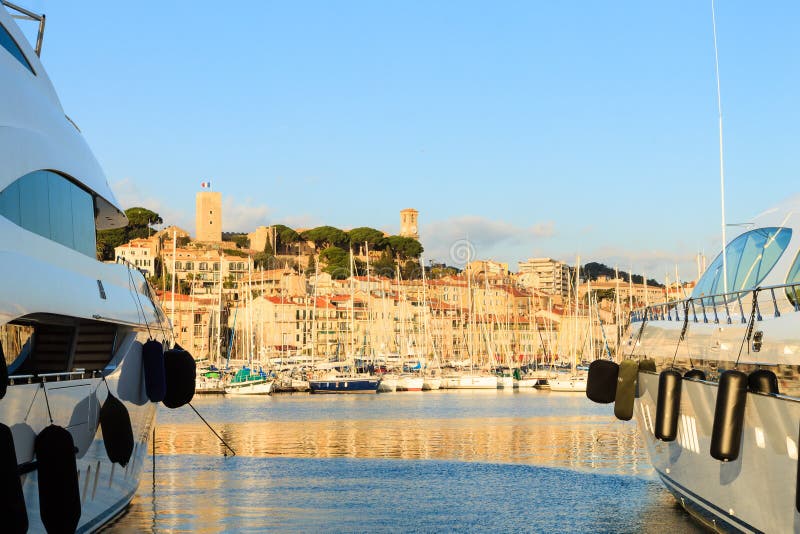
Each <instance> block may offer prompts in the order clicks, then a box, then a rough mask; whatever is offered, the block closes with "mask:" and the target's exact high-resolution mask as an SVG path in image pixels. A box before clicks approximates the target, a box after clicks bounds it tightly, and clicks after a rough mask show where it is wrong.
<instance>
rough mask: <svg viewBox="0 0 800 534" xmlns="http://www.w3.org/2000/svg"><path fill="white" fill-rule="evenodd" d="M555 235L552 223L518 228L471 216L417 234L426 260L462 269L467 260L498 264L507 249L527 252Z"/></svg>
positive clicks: (427, 226) (430, 226)
mask: <svg viewBox="0 0 800 534" xmlns="http://www.w3.org/2000/svg"><path fill="white" fill-rule="evenodd" d="M555 235H556V231H555V224H554V223H553V222H552V221H544V222H539V223H536V224H534V225H531V226H529V227H520V226H516V225H514V224H511V223H509V222H506V221H498V220H492V219H487V218H485V217H479V216H474V215H467V216H462V217H454V218H451V219H446V220H443V221H433V222H430V223H427V224H424V225H423V226H422V228H421V230H420V238H421V241H422V244H423V246H424V247H425V257H426V258H428V259H432V260H436V261H440V262H445V263H447V264H449V265H458V266H463V265H464V264H465V263H466V260H467V259H468V258H469V259H470V260H474V259H490V258H495V259H500V260H501V261H502V257H505V256H506V255H507V252H508V249H510V248H516V247H519V246H525V247H528V248H529V247H530V245H531V244H533V243H534V242H538V241H541V240H543V239H548V238H551V237H553V236H555ZM498 256H501V258H498Z"/></svg>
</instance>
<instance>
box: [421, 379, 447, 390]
mask: <svg viewBox="0 0 800 534" xmlns="http://www.w3.org/2000/svg"><path fill="white" fill-rule="evenodd" d="M441 387H442V379H441V378H439V377H433V376H426V377H424V378H423V380H422V391H436V390H438V389H441Z"/></svg>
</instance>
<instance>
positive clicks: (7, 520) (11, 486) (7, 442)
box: [0, 423, 28, 534]
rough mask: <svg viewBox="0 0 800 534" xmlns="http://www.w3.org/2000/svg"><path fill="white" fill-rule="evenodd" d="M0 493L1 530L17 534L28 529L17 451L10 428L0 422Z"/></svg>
mask: <svg viewBox="0 0 800 534" xmlns="http://www.w3.org/2000/svg"><path fill="white" fill-rule="evenodd" d="M0 494H2V495H3V501H4V502H3V510H4V514H3V530H4V531H5V532H11V533H13V534H17V533H18V532H19V533H21V532H27V531H28V510H27V508H26V507H25V496H24V495H23V493H22V482H21V481H20V476H19V471H18V466H17V452H16V449H15V448H14V436H13V434H12V433H11V429H10V428H8V427H7V426H6V425H4V424H2V423H0Z"/></svg>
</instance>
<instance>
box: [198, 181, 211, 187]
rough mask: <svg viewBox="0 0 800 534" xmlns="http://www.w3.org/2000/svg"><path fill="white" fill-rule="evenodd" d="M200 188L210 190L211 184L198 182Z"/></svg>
mask: <svg viewBox="0 0 800 534" xmlns="http://www.w3.org/2000/svg"><path fill="white" fill-rule="evenodd" d="M200 187H201V188H202V189H211V182H200Z"/></svg>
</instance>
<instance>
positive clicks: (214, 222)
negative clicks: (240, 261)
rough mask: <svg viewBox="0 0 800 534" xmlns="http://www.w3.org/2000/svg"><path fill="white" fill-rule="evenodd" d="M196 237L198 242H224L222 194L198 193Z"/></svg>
mask: <svg viewBox="0 0 800 534" xmlns="http://www.w3.org/2000/svg"><path fill="white" fill-rule="evenodd" d="M196 202H197V203H196V208H195V235H196V239H197V241H211V242H216V243H218V242H220V241H222V193H218V192H211V191H201V192H199V193H197V201H196Z"/></svg>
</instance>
